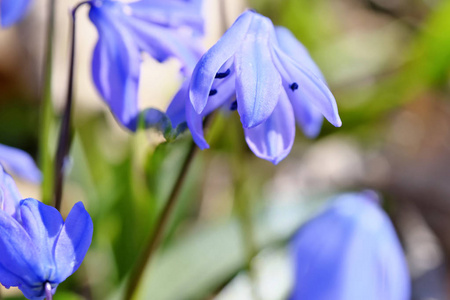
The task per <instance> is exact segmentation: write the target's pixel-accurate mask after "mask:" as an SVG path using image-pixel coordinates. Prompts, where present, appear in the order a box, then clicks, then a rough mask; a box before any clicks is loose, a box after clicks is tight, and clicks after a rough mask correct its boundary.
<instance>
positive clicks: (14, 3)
mask: <svg viewBox="0 0 450 300" xmlns="http://www.w3.org/2000/svg"><path fill="white" fill-rule="evenodd" d="M30 2H31V1H30V0H1V1H0V24H1V27H9V26H11V25H13V24H14V23H16V22H18V21H20V19H22V17H23V16H24V15H25V13H26V12H27V10H28V6H29V4H30Z"/></svg>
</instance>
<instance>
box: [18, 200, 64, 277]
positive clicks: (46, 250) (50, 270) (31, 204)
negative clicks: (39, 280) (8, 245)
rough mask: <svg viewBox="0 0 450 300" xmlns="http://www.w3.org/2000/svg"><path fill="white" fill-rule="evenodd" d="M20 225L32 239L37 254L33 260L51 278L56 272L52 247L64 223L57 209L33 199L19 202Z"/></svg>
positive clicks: (45, 275)
mask: <svg viewBox="0 0 450 300" xmlns="http://www.w3.org/2000/svg"><path fill="white" fill-rule="evenodd" d="M20 216H21V219H22V226H23V228H24V229H25V231H26V232H27V233H28V235H29V236H30V238H31V240H32V241H33V243H34V245H35V247H36V250H37V256H36V257H35V260H38V261H40V262H41V264H42V265H43V267H44V272H45V273H44V277H45V278H47V279H48V278H51V277H52V275H53V274H54V273H55V272H56V265H55V262H54V259H53V248H54V245H55V240H56V239H57V237H58V235H59V233H60V231H61V228H62V226H63V224H64V222H63V219H62V217H61V214H60V213H59V211H58V210H57V209H56V208H54V207H52V206H48V205H45V204H44V203H42V202H39V201H37V200H35V199H31V198H29V199H25V200H22V201H21V202H20Z"/></svg>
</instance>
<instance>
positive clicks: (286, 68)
mask: <svg viewBox="0 0 450 300" xmlns="http://www.w3.org/2000/svg"><path fill="white" fill-rule="evenodd" d="M274 49H275V50H274V53H273V57H274V61H275V64H276V66H277V68H278V71H279V72H280V73H281V74H282V76H283V79H284V80H285V81H287V82H291V83H294V82H295V83H297V84H298V85H299V87H298V90H300V89H301V90H302V92H303V94H304V97H305V101H308V102H310V103H311V104H312V105H313V106H314V107H315V108H316V109H317V110H319V111H320V112H321V113H322V114H323V116H324V117H325V118H326V119H327V120H328V121H329V122H330V123H331V124H333V125H334V126H336V127H340V126H341V125H342V122H341V119H340V117H339V113H338V109H337V104H336V100H335V99H334V96H333V94H332V93H331V92H330V90H329V88H328V86H327V85H326V83H325V82H323V81H322V80H321V79H320V78H319V77H317V76H316V75H315V74H314V73H312V72H311V71H310V70H308V69H307V68H305V67H302V66H301V65H299V64H298V63H297V62H296V61H294V60H293V59H292V58H290V57H289V56H288V55H287V54H286V53H284V52H283V51H282V50H281V49H279V48H277V47H274Z"/></svg>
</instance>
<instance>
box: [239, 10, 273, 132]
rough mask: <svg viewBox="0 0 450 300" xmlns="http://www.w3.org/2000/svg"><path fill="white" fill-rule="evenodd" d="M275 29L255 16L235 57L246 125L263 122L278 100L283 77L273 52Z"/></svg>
mask: <svg viewBox="0 0 450 300" xmlns="http://www.w3.org/2000/svg"><path fill="white" fill-rule="evenodd" d="M272 31H273V25H272V22H271V21H270V20H269V19H267V18H266V17H263V16H260V15H255V17H254V18H253V20H252V23H251V25H250V28H249V31H248V33H247V36H246V37H245V39H244V41H243V42H242V44H241V48H240V49H239V50H238V52H237V53H236V56H235V63H234V66H235V70H236V98H237V101H238V112H239V115H240V116H241V122H242V125H243V126H244V128H252V127H255V126H258V125H259V124H261V123H262V122H264V121H265V120H266V119H267V118H268V117H269V116H270V115H271V114H272V111H273V110H274V109H275V106H276V105H277V103H278V98H279V96H280V92H281V77H280V74H279V73H278V70H277V69H276V68H275V65H274V64H273V61H272V55H271V52H270V38H271V32H272Z"/></svg>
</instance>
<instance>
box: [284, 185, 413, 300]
mask: <svg viewBox="0 0 450 300" xmlns="http://www.w3.org/2000/svg"><path fill="white" fill-rule="evenodd" d="M372 193H373V192H369V191H368V192H364V193H355V194H344V195H341V196H339V197H337V198H336V199H335V200H334V202H333V203H332V204H331V206H330V207H329V208H328V209H326V210H325V211H324V212H323V213H321V214H320V215H319V216H317V217H316V218H314V219H313V220H311V221H310V222H308V223H307V224H306V225H305V226H303V227H302V228H301V229H300V230H299V232H298V233H297V235H296V236H295V238H294V240H293V256H294V265H295V283H294V289H293V292H292V296H291V299H292V300H302V299H314V300H329V299H345V300H361V299H364V300H380V299H383V300H409V299H410V279H409V274H408V268H407V265H406V261H405V257H404V254H403V251H402V247H401V245H400V242H399V240H398V238H397V235H396V233H395V230H394V227H393V226H392V223H391V222H390V220H389V218H388V216H387V215H386V213H384V211H383V210H382V209H381V208H380V206H379V204H378V202H377V197H376V195H374V193H373V194H372Z"/></svg>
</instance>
